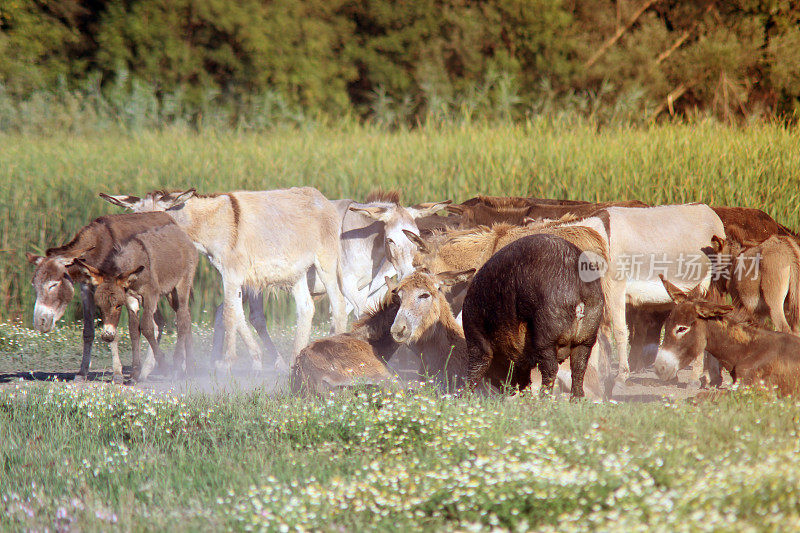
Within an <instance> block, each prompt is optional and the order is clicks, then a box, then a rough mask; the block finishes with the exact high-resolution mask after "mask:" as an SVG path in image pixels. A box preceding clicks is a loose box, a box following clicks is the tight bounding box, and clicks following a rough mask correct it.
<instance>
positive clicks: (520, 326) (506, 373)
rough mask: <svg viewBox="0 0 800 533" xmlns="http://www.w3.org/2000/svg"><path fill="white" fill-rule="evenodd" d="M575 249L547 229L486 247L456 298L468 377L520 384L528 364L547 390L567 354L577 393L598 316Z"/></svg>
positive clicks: (598, 301) (598, 300)
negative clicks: (460, 301)
mask: <svg viewBox="0 0 800 533" xmlns="http://www.w3.org/2000/svg"><path fill="white" fill-rule="evenodd" d="M580 256H581V250H580V248H578V247H577V246H575V245H574V244H572V243H569V242H567V241H565V240H564V239H562V238H560V237H556V236H553V235H544V234H540V235H531V236H529V237H523V238H521V239H519V240H516V241H514V242H513V243H511V244H509V245H508V246H506V247H505V248H502V249H501V250H500V251H499V252H497V253H496V254H494V255H493V256H492V257H491V259H489V260H488V261H487V262H486V264H485V265H484V266H483V267H481V269H480V270H479V271H478V272H477V273H476V274H475V277H474V278H473V279H472V283H471V284H470V286H469V289H467V295H466V297H465V298H464V311H463V322H464V335H465V337H466V341H467V354H468V360H469V363H468V365H469V379H470V381H471V382H472V384H473V385H477V384H478V382H479V381H480V380H481V379H483V378H488V379H489V380H490V382H491V384H492V385H494V386H496V387H502V385H503V384H505V383H508V384H509V385H511V386H515V387H519V388H520V389H524V388H526V387H527V386H529V385H530V383H531V369H533V368H534V367H538V368H539V371H540V372H541V374H542V388H541V392H543V393H545V392H551V391H552V389H553V384H554V383H555V379H556V375H557V373H558V366H559V364H561V363H562V362H564V361H565V360H566V359H567V358H569V359H570V369H571V371H572V391H571V392H572V397H573V398H578V397H582V396H583V395H584V392H583V378H584V374H585V372H586V366H587V364H588V361H589V353H590V351H591V349H592V346H593V345H594V343H595V340H596V339H597V330H598V328H599V326H600V321H601V319H602V316H603V307H604V300H603V292H602V288H601V286H600V280H599V279H594V280H592V281H588V282H586V281H583V280H582V279H581V278H580V274H579V271H580V269H579V258H580Z"/></svg>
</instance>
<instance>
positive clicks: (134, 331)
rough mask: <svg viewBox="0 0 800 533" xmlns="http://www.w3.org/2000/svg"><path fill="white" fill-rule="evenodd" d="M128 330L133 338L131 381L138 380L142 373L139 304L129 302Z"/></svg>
mask: <svg viewBox="0 0 800 533" xmlns="http://www.w3.org/2000/svg"><path fill="white" fill-rule="evenodd" d="M128 303H129V305H128V329H129V333H130V336H131V379H133V380H138V379H139V376H140V375H141V373H142V361H141V351H140V341H141V332H140V331H139V312H138V311H139V302H138V301H137V302H136V305H135V306H132V305H130V304H131V302H128Z"/></svg>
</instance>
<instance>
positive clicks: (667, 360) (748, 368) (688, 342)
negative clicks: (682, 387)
mask: <svg viewBox="0 0 800 533" xmlns="http://www.w3.org/2000/svg"><path fill="white" fill-rule="evenodd" d="M662 282H663V283H664V287H665V289H666V291H667V292H668V293H669V295H670V297H671V298H672V299H673V300H674V301H675V303H676V304H677V305H676V306H675V308H674V309H673V310H672V312H671V313H670V315H669V317H668V318H667V323H666V331H665V334H664V342H663V344H662V346H661V349H660V350H659V351H658V355H657V357H656V365H655V367H656V373H657V374H658V376H659V377H660V378H661V379H672V378H674V377H675V375H676V374H677V372H678V369H680V368H682V367H683V366H686V365H687V364H688V363H689V362H690V361H692V360H694V359H696V358H697V357H699V356H700V355H702V353H703V351H704V350H707V351H708V352H709V353H711V354H712V355H713V356H714V357H716V358H717V359H718V360H719V362H720V364H721V365H722V366H723V367H724V368H725V369H726V370H727V371H728V372H730V374H731V377H732V378H733V380H734V381H741V382H742V383H744V384H745V385H751V384H758V383H761V382H763V383H765V384H768V385H772V386H776V387H777V388H778V390H779V391H780V392H781V393H782V394H797V393H798V392H800V338H798V337H796V336H794V335H790V334H787V333H781V332H775V331H769V330H765V329H763V328H760V327H758V326H757V325H756V324H754V323H752V322H749V321H748V320H747V317H746V315H744V314H743V312H742V311H733V312H732V310H733V308H732V307H731V306H730V305H723V304H720V303H717V302H714V301H710V300H707V299H703V298H702V297H701V296H700V295H701V293H702V290H701V289H700V287H699V286H698V287H695V288H694V289H692V290H691V291H689V292H688V293H685V292H683V291H681V290H680V289H679V288H678V287H676V286H675V285H673V284H672V283H670V282H669V281H667V280H665V279H662Z"/></svg>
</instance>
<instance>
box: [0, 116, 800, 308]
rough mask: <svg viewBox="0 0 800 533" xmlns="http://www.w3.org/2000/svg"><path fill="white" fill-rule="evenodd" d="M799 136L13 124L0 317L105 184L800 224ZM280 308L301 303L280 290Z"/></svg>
mask: <svg viewBox="0 0 800 533" xmlns="http://www.w3.org/2000/svg"><path fill="white" fill-rule="evenodd" d="M799 143H800V130H798V129H797V128H796V127H789V128H786V127H783V126H778V125H765V124H756V125H752V126H750V127H747V128H733V127H728V126H722V125H719V124H716V123H712V122H703V123H697V124H687V125H680V124H671V125H664V126H655V127H653V128H652V129H649V130H647V129H636V128H630V129H626V128H623V129H604V130H601V131H597V129H596V128H595V127H593V126H590V125H587V124H584V123H580V122H574V121H563V122H541V121H540V122H530V123H527V124H520V125H479V124H474V125H469V124H464V125H460V126H449V127H433V126H432V127H423V128H420V129H416V130H412V131H398V132H391V133H390V132H386V131H385V130H382V129H379V128H376V127H369V126H357V125H342V126H340V127H337V128H334V127H331V126H326V127H318V128H313V127H307V128H305V129H285V130H281V129H278V130H275V131H273V132H271V133H265V134H236V133H215V132H206V133H202V134H197V133H191V132H187V131H180V130H168V131H163V132H153V133H141V134H137V135H135V136H129V135H122V134H119V135H115V134H113V133H109V134H106V135H104V136H96V137H69V136H63V135H58V134H57V133H56V134H54V135H53V136H50V137H30V136H0V250H2V251H1V252H0V319H6V320H8V319H13V318H23V319H24V320H29V319H30V315H31V312H32V307H33V306H32V294H31V288H30V274H31V270H30V267H29V266H28V265H27V263H26V262H25V259H24V254H25V251H27V250H33V251H43V250H44V249H46V248H48V247H50V246H54V245H58V244H61V243H63V242H65V241H67V240H69V239H70V238H71V236H72V235H73V234H74V232H75V231H76V230H78V229H79V228H80V227H81V226H83V225H85V224H87V223H88V222H89V221H90V220H91V219H92V218H93V217H96V216H99V215H102V214H106V213H113V212H118V209H117V208H115V207H113V206H111V205H110V204H107V203H106V202H103V201H102V200H100V199H99V198H98V197H97V193H98V192H100V191H105V192H111V193H118V192H124V193H134V194H141V193H143V192H146V191H148V190H152V189H156V188H189V187H196V188H197V189H198V190H200V191H203V192H210V191H219V190H231V189H269V188H276V187H289V186H294V185H313V186H316V187H318V188H319V189H320V190H322V192H323V193H324V194H326V195H327V196H328V197H330V198H342V197H351V198H356V199H361V198H363V197H364V196H365V195H366V194H367V193H368V192H369V191H370V190H371V189H373V188H376V187H380V186H382V187H398V188H400V189H402V191H403V193H404V196H405V200H406V201H407V202H417V201H429V200H439V199H444V198H450V199H453V200H455V201H460V200H464V199H466V198H469V197H471V196H474V195H475V194H479V193H483V194H496V195H537V196H547V197H566V198H574V199H583V200H615V199H634V198H636V199H641V200H644V201H647V202H652V203H666V202H686V201H704V202H710V203H716V204H728V205H744V206H754V207H760V208H762V209H764V210H766V211H767V212H769V213H770V214H771V215H772V216H774V217H775V218H776V219H777V220H778V221H780V222H782V223H784V224H787V225H789V226H791V227H798V226H800V214H798V212H797V210H796V205H797V203H798V195H800V192H798V191H800V188H799V187H798V184H799V183H800V150H798V149H797V147H798V144H799ZM219 287H220V283H219V279H218V276H217V274H216V273H215V272H212V271H211V269H210V268H209V266H208V264H207V262H205V261H202V262H201V269H200V272H199V273H198V277H197V282H196V286H195V296H196V299H195V304H194V305H195V309H194V316H195V318H198V317H199V316H200V313H201V311H202V310H203V309H205V310H207V311H208V310H210V309H211V308H212V306H213V304H214V303H218V302H219V301H221V297H220V294H219V291H220V288H219ZM276 306H277V307H276ZM272 311H273V312H272V313H270V315H271V316H274V315H275V314H277V315H281V316H282V315H284V314H286V313H287V311H288V309H287V308H286V306H285V305H284V304H283V303H280V302H279V303H278V304H273V309H272ZM68 318H69V319H72V318H74V313H71V316H70V317H68Z"/></svg>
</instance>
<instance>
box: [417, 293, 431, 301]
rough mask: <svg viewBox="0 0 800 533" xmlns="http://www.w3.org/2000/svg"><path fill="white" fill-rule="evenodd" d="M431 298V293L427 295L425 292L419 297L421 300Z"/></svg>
mask: <svg viewBox="0 0 800 533" xmlns="http://www.w3.org/2000/svg"><path fill="white" fill-rule="evenodd" d="M430 297H431V295H430V294H429V293H427V292H423V293H422V294H420V295H419V298H420V299H423V298H430Z"/></svg>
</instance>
